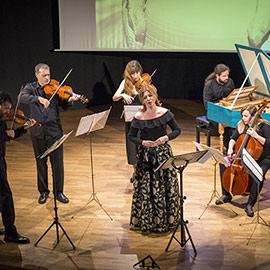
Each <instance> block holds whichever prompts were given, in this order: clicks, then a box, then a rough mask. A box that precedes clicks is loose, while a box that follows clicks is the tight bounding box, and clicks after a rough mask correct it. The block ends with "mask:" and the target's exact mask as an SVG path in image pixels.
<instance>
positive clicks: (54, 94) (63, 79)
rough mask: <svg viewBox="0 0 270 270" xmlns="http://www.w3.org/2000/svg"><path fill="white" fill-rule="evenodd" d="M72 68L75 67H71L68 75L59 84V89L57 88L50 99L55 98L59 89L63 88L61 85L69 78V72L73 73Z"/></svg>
mask: <svg viewBox="0 0 270 270" xmlns="http://www.w3.org/2000/svg"><path fill="white" fill-rule="evenodd" d="M72 70H73V68H71V69H70V71H69V72H68V74H67V75H66V77H65V78H64V79H63V80H62V82H61V83H60V84H59V86H58V87H57V89H56V90H55V92H54V93H53V94H52V96H51V97H50V99H49V101H50V102H51V100H52V99H53V97H54V96H55V95H56V94H57V92H58V91H59V89H60V88H61V86H62V85H63V83H64V82H65V80H66V79H67V77H68V76H69V74H70V73H71V71H72Z"/></svg>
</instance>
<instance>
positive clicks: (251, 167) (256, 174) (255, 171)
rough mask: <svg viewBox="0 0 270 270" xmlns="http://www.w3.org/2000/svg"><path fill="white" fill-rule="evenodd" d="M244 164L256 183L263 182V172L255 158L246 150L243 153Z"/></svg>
mask: <svg viewBox="0 0 270 270" xmlns="http://www.w3.org/2000/svg"><path fill="white" fill-rule="evenodd" d="M242 164H243V166H244V167H245V169H246V170H247V171H248V172H249V174H250V175H251V176H252V178H253V179H254V180H255V181H256V182H262V181H263V170H262V168H261V167H260V166H259V164H258V163H257V162H256V161H255V160H254V158H253V157H252V156H251V155H250V154H249V153H248V151H247V150H246V149H245V148H244V149H243V152H242Z"/></svg>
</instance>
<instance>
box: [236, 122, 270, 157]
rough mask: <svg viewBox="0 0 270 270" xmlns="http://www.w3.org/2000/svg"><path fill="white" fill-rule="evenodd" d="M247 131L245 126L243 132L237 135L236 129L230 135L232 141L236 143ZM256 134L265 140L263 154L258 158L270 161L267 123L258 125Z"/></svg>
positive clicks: (269, 135)
mask: <svg viewBox="0 0 270 270" xmlns="http://www.w3.org/2000/svg"><path fill="white" fill-rule="evenodd" d="M247 129H248V126H246V127H245V129H244V131H243V132H242V133H241V134H239V132H238V129H237V128H236V129H235V131H234V133H233V135H232V139H233V140H235V141H237V139H238V137H239V136H240V135H242V134H245V133H246V131H247ZM256 132H257V133H258V134H259V135H260V136H262V137H264V138H265V143H264V145H263V152H262V154H261V156H260V160H262V159H265V158H267V159H270V126H269V125H268V124H267V123H264V122H262V123H260V124H259V126H258V128H257V130H256Z"/></svg>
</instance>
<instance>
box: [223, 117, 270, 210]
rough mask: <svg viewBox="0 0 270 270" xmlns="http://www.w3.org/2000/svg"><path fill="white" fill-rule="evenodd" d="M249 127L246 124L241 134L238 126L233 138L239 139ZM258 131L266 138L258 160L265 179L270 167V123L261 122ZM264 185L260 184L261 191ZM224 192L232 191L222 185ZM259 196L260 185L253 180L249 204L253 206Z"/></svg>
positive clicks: (225, 193) (228, 194)
mask: <svg viewBox="0 0 270 270" xmlns="http://www.w3.org/2000/svg"><path fill="white" fill-rule="evenodd" d="M247 129H248V126H246V128H245V130H244V132H243V133H241V134H239V132H238V129H237V128H236V129H235V131H234V133H233V135H232V139H233V140H235V141H237V139H238V138H239V136H240V135H242V134H245V133H246V131H247ZM256 132H257V133H258V134H259V135H260V136H262V137H264V138H265V139H266V140H265V143H264V145H263V152H262V154H261V156H260V158H259V159H258V160H257V162H258V164H259V165H260V167H261V168H262V170H263V179H264V177H265V174H266V172H267V171H268V169H269V168H270V125H268V124H267V123H265V122H261V123H260V124H259V125H258V128H257V130H256ZM262 186H263V182H262V183H261V184H260V187H259V191H261V189H262ZM222 193H223V194H224V195H227V196H230V193H229V192H227V191H226V190H225V189H224V188H223V186H222ZM257 197H258V186H257V184H256V182H255V181H253V183H252V186H251V190H250V195H249V198H248V204H249V205H251V206H252V207H253V206H254V205H255V203H256V201H257Z"/></svg>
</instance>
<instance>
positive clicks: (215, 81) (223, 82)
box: [203, 64, 235, 149]
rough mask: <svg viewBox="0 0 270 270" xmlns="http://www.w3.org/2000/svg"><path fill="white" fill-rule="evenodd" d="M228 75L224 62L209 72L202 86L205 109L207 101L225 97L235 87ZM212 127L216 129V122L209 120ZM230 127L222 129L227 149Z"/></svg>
mask: <svg viewBox="0 0 270 270" xmlns="http://www.w3.org/2000/svg"><path fill="white" fill-rule="evenodd" d="M229 75H230V68H229V67H228V66H226V65H224V64H218V65H216V66H215V68H214V71H213V72H212V73H210V74H209V75H208V76H207V77H206V79H205V84H204V88H203V102H204V108H205V110H206V111H207V102H212V103H217V102H219V100H221V99H222V98H224V97H227V96H228V95H229V94H230V93H231V91H232V90H233V89H234V88H235V86H234V82H233V80H232V79H231V78H229ZM209 122H210V123H211V126H212V128H213V129H216V130H218V123H217V122H214V121H211V120H209ZM230 135H231V129H230V128H225V131H224V146H225V147H226V149H227V146H228V143H229V139H230Z"/></svg>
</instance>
